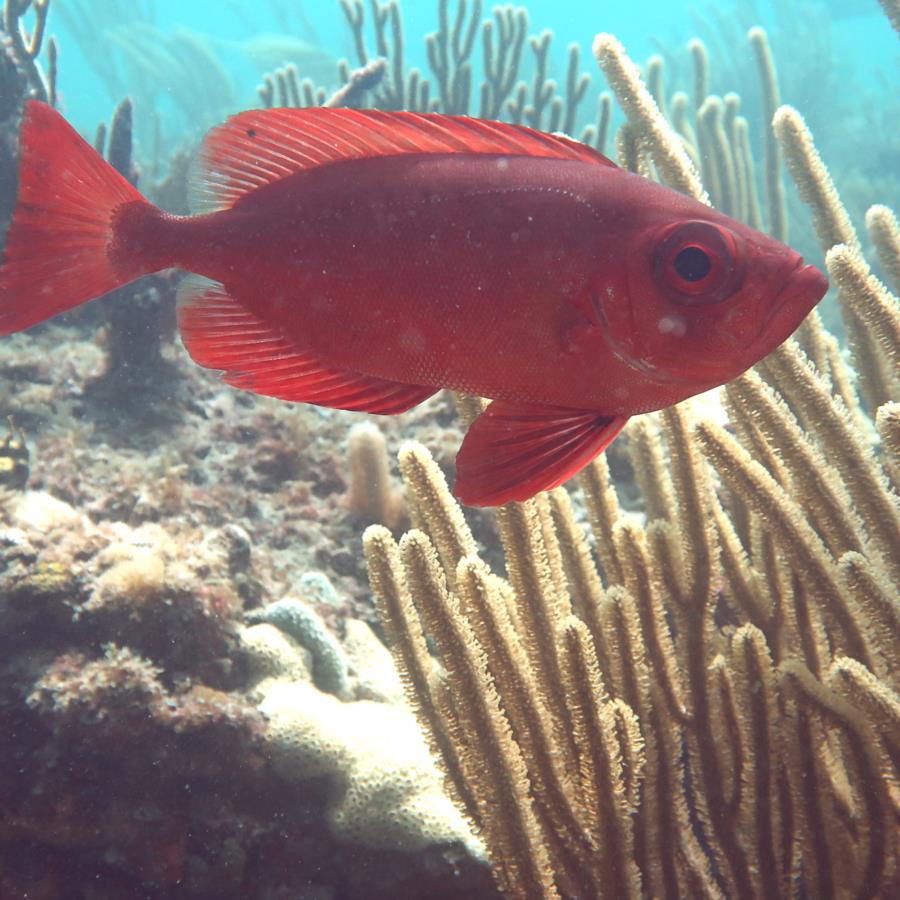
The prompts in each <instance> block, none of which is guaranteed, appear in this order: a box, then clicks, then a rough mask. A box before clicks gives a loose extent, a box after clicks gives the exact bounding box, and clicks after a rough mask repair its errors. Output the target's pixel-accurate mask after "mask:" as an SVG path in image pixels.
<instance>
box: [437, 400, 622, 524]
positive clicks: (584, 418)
mask: <svg viewBox="0 0 900 900" xmlns="http://www.w3.org/2000/svg"><path fill="white" fill-rule="evenodd" d="M627 421H628V417H627V416H604V415H602V414H600V413H597V412H594V411H591V410H582V409H568V408H565V407H559V406H539V405H537V404H530V403H510V402H507V401H503V400H494V402H493V403H491V405H490V406H488V408H487V409H486V410H485V411H484V412H483V413H482V414H481V415H480V416H478V418H477V419H476V420H475V421H474V422H473V423H472V426H471V427H470V428H469V432H468V434H467V435H466V437H465V440H464V441H463V443H462V447H460V450H459V453H458V454H457V457H456V484H455V485H454V488H453V492H454V494H456V496H457V497H458V498H459V500H460V501H461V502H462V503H465V504H466V505H467V506H499V505H500V504H502V503H509V502H511V501H522V500H528V499H529V498H531V497H533V496H534V495H535V494H537V493H538V492H540V491H548V490H550V489H551V488H555V487H558V486H559V485H561V484H562V483H563V482H564V481H566V480H568V479H569V478H571V477H572V476H573V475H575V474H576V473H577V472H579V471H580V470H581V469H583V468H584V466H586V465H587V464H588V463H589V462H590V461H591V460H592V459H593V458H594V457H595V456H597V454H598V453H600V452H602V451H603V450H605V449H606V447H608V446H609V444H610V443H611V442H612V440H613V439H614V438H615V437H616V435H617V434H618V433H619V432H620V431H621V430H622V428H623V427H624V426H625V423H626V422H627Z"/></svg>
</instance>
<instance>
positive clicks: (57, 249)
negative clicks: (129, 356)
mask: <svg viewBox="0 0 900 900" xmlns="http://www.w3.org/2000/svg"><path fill="white" fill-rule="evenodd" d="M19 145H20V154H21V158H20V164H19V193H18V199H17V202H16V207H15V210H14V212H13V218H12V222H11V224H10V227H9V232H8V234H7V239H6V246H5V248H4V253H3V262H2V265H0V334H11V333H12V332H14V331H22V330H23V329H25V328H30V327H31V326H32V325H36V324H38V323H39V322H43V321H44V320H46V319H49V318H51V317H52V316H55V315H57V314H58V313H61V312H65V311H66V310H69V309H72V308H73V307H75V306H78V305H79V304H80V303H84V302H86V301H87V300H92V299H94V298H95V297H98V296H100V295H101V294H105V293H107V292H108V291H111V290H113V288H116V287H119V286H121V285H122V284H125V283H127V282H128V281H131V280H132V279H133V278H136V277H137V276H138V275H139V274H142V271H141V267H140V261H139V260H135V261H134V262H135V265H134V267H133V270H132V271H127V269H128V268H129V266H128V265H127V264H126V265H122V264H119V265H114V264H113V263H112V262H111V260H110V256H109V252H108V251H109V248H110V245H111V243H112V241H113V238H114V234H113V231H114V224H115V223H114V219H115V216H116V213H117V211H118V210H119V209H120V208H122V207H123V206H124V205H125V204H129V203H135V202H137V203H141V204H143V203H145V202H146V201H144V200H143V198H142V197H141V195H140V194H139V193H138V191H137V190H136V189H135V188H134V187H133V186H132V185H131V184H130V183H129V182H128V181H127V180H126V179H125V178H123V177H122V176H121V175H120V174H119V173H118V172H116V170H115V169H114V168H113V167H112V166H111V165H109V163H107V162H106V161H105V160H104V159H103V158H102V157H101V156H100V155H99V154H98V153H97V152H96V151H95V150H94V148H93V147H91V145H90V144H88V143H87V141H85V140H84V139H83V138H82V137H81V136H80V135H79V134H78V132H76V131H75V129H74V128H72V126H71V125H69V124H68V122H66V120H65V119H64V118H63V117H62V116H61V115H60V114H59V113H58V112H56V111H55V110H54V109H53V108H52V107H50V106H48V105H47V104H46V103H40V102H38V101H36V100H32V101H29V102H28V103H27V104H26V105H25V113H24V116H23V119H22V130H21V136H20V139H19Z"/></svg>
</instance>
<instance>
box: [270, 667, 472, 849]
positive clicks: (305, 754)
mask: <svg viewBox="0 0 900 900" xmlns="http://www.w3.org/2000/svg"><path fill="white" fill-rule="evenodd" d="M259 709H260V710H261V711H262V712H263V713H264V714H265V715H266V716H267V717H268V719H269V730H268V745H269V748H270V751H271V759H272V763H273V765H274V767H275V770H276V771H277V772H278V773H279V774H280V775H281V776H282V777H284V778H288V779H292V780H293V779H297V780H304V779H307V778H312V777H314V776H319V775H331V776H333V777H334V786H335V790H334V794H333V796H332V799H331V804H330V808H329V811H328V820H329V825H330V827H331V829H332V831H333V832H334V834H335V836H336V837H339V838H341V839H343V840H347V841H349V842H352V843H358V844H362V845H364V846H368V847H376V848H385V849H395V850H420V849H423V848H424V847H426V846H428V845H429V844H446V843H453V842H457V841H459V842H462V843H464V844H466V845H467V846H468V848H469V849H470V851H472V852H473V853H475V854H476V855H479V853H480V851H479V850H478V849H477V847H476V845H475V841H474V839H473V838H472V836H471V833H470V831H469V828H468V826H467V824H466V822H465V820H464V819H463V818H462V817H461V816H460V814H459V813H458V811H457V810H456V808H455V807H454V806H453V804H452V803H451V802H450V800H449V799H448V797H447V796H446V794H445V793H444V791H443V787H442V783H441V776H440V774H439V773H438V771H437V769H436V768H435V765H434V762H433V760H432V758H431V755H430V754H429V752H428V748H427V747H426V745H425V741H424V739H423V738H422V734H421V732H420V731H419V727H418V725H417V724H416V721H415V718H414V717H413V715H412V713H411V712H410V711H409V710H407V709H406V708H404V707H396V706H392V705H390V704H387V703H376V702H373V701H371V700H359V701H355V702H349V703H342V702H341V701H340V700H338V699H337V697H334V696H332V695H331V694H325V693H322V692H321V691H319V690H318V689H317V688H316V687H314V686H313V685H311V684H309V683H308V682H285V681H282V682H274V683H272V684H271V686H270V688H269V690H268V691H267V692H266V694H265V696H264V698H263V701H262V703H261V704H260V707H259Z"/></svg>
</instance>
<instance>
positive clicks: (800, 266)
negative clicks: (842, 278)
mask: <svg viewBox="0 0 900 900" xmlns="http://www.w3.org/2000/svg"><path fill="white" fill-rule="evenodd" d="M827 291H828V279H827V278H826V277H825V276H824V275H823V274H822V273H821V272H820V271H819V270H818V269H817V268H816V267H815V266H808V265H804V262H803V257H799V258H798V260H797V264H796V265H795V266H794V269H793V271H792V272H791V273H790V275H788V277H787V279H786V280H785V283H784V285H783V286H782V288H781V290H780V291H779V292H778V295H777V296H776V297H775V302H774V303H773V304H772V310H771V312H770V313H769V315H768V317H767V319H766V322H765V324H764V326H763V333H764V334H765V335H767V336H771V337H772V338H775V343H773V344H772V346H773V348H774V347H777V346H778V345H779V344H781V343H782V342H783V341H786V340H787V339H788V338H789V337H790V336H791V335H792V334H793V333H794V331H796V329H797V328H798V326H799V325H800V323H801V322H802V321H803V320H804V319H805V318H806V317H807V316H808V315H809V313H810V312H812V310H813V309H814V308H815V306H816V304H817V303H818V302H819V301H820V300H821V299H822V298H823V297H824V296H825V293H826V292H827Z"/></svg>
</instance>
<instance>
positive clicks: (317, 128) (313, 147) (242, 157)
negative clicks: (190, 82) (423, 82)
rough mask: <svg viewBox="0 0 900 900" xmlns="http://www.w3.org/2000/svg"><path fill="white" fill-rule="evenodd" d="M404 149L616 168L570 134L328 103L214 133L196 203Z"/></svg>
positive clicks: (237, 119)
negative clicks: (328, 106)
mask: <svg viewBox="0 0 900 900" xmlns="http://www.w3.org/2000/svg"><path fill="white" fill-rule="evenodd" d="M404 153H490V154H509V155H514V156H535V157H545V158H553V159H572V160H580V161H582V162H590V163H595V164H599V165H609V166H614V165H615V163H613V162H611V161H610V160H608V159H607V158H606V157H605V156H602V155H601V154H599V153H597V152H596V151H595V150H593V149H592V148H591V147H588V146H586V145H585V144H581V143H579V142H578V141H573V140H570V139H569V138H566V137H559V136H556V135H550V134H544V133H542V132H540V131H535V130H534V129H531V128H527V127H525V126H522V125H509V124H506V123H504V122H487V121H483V120H480V119H470V118H468V117H466V116H445V115H440V114H438V113H412V112H383V111H381V110H356V109H324V108H320V107H312V108H308V109H261V110H249V111H247V112H242V113H238V114H237V115H236V116H232V117H231V118H230V119H229V120H228V121H227V122H225V124H224V125H220V126H219V127H217V128H214V129H213V130H212V131H210V132H209V134H208V135H207V137H206V140H205V141H204V143H203V147H202V149H201V151H200V155H199V157H198V165H199V170H198V171H197V172H196V173H195V175H194V177H193V179H192V182H193V183H192V187H191V196H192V203H193V205H194V207H195V208H196V209H197V210H199V211H204V212H208V211H212V210H215V209H223V208H226V207H229V206H232V205H234V203H236V202H237V201H238V200H239V199H240V198H241V197H243V196H244V195H246V194H249V193H251V192H252V191H254V190H255V189H256V188H260V187H263V186H265V185H267V184H272V183H274V182H276V181H279V180H280V179H282V178H285V177H287V176H289V175H293V174H295V173H297V172H302V171H304V170H307V169H311V168H315V167H316V166H320V165H324V164H326V163H331V162H337V161H339V160H344V159H363V158H367V157H373V156H396V155H398V154H404Z"/></svg>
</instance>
